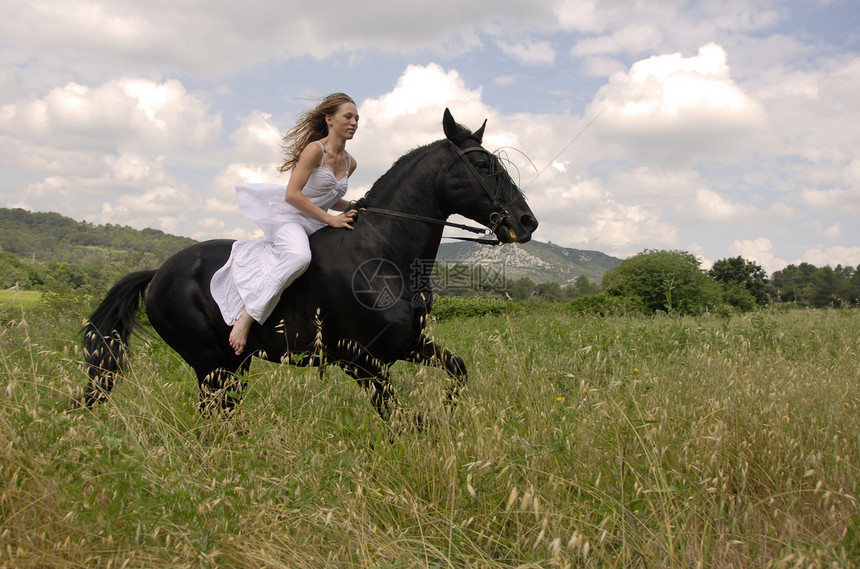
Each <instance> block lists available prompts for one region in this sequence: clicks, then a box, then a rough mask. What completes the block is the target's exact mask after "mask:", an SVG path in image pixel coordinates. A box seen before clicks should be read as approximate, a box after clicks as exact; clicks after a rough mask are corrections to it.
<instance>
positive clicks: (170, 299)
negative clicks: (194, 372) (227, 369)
mask: <svg viewBox="0 0 860 569" xmlns="http://www.w3.org/2000/svg"><path fill="white" fill-rule="evenodd" d="M232 244H233V241H232V240H229V239H218V240H212V241H204V242H201V243H197V244H195V245H192V246H190V247H187V248H185V249H183V250H181V251H179V252H178V253H176V254H174V255H173V256H172V257H170V258H169V259H168V260H167V261H165V262H164V264H163V265H162V266H161V267H160V268H159V269H158V271H157V272H156V273H155V276H154V277H153V279H152V283H151V284H150V285H149V289H148V290H147V294H146V312H147V316H148V317H149V321H150V323H151V324H152V326H153V327H154V328H155V330H156V332H158V334H159V335H160V336H161V337H162V338H164V340H165V341H166V342H167V343H168V344H170V345H171V346H172V347H173V348H174V349H175V350H176V351H177V352H179V354H180V355H181V356H182V357H183V358H184V359H185V360H186V361H188V363H189V364H191V365H192V366H193V367H194V368H195V369H197V368H198V365H196V364H197V362H206V361H207V360H208V361H216V360H218V361H220V360H225V361H223V362H222V363H223V364H224V365H226V364H227V363H228V362H227V361H226V359H228V358H229V357H230V350H227V349H226V348H227V347H228V344H227V342H226V331H227V329H228V327H227V325H226V323H225V322H224V320H223V318H222V317H221V313H220V310H219V309H218V306H217V305H216V304H215V301H214V300H213V299H212V294H211V293H210V291H209V281H210V280H211V278H212V275H213V274H215V271H217V270H218V269H219V268H221V267H222V266H224V263H226V262H227V259H228V258H229V256H230V249H231V247H232ZM198 371H199V370H198Z"/></svg>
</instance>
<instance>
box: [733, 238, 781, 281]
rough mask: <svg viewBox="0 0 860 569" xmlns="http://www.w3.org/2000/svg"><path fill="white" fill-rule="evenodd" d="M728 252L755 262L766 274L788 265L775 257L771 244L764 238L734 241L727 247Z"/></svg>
mask: <svg viewBox="0 0 860 569" xmlns="http://www.w3.org/2000/svg"><path fill="white" fill-rule="evenodd" d="M729 251H730V252H731V253H732V254H733V255H734V256H741V257H743V258H744V259H747V260H749V261H755V262H756V263H758V264H759V265H761V267H762V268H763V269H764V270H765V271H766V272H767V273H768V274H772V273H774V272H775V271H779V270H782V269H784V268H785V267H787V266H788V265H789V262H788V261H785V260H783V259H779V258H777V257H776V255H775V254H774V252H773V243H771V241H770V239H767V238H766V237H758V238H756V239H751V240H743V241H735V242H734V243H732V244H731V245H730V246H729Z"/></svg>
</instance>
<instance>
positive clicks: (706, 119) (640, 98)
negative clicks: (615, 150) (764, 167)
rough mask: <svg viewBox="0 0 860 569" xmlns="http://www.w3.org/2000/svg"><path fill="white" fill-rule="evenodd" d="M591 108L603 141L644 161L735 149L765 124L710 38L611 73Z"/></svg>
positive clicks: (761, 112)
mask: <svg viewBox="0 0 860 569" xmlns="http://www.w3.org/2000/svg"><path fill="white" fill-rule="evenodd" d="M591 108H592V109H593V110H594V112H602V115H601V117H600V121H598V122H597V123H596V125H595V128H596V130H597V131H598V133H599V134H600V135H601V136H602V137H603V138H605V139H607V140H610V141H616V142H618V143H619V144H622V143H623V144H624V145H625V146H626V147H627V148H628V149H630V150H632V151H634V152H635V153H636V154H638V157H639V158H641V159H645V160H649V159H650V160H655V161H656V162H658V163H667V162H673V163H676V164H682V163H686V164H689V163H691V162H693V161H694V160H696V159H699V158H711V157H726V156H733V155H738V154H739V153H740V152H743V151H745V150H746V149H748V148H749V145H750V144H751V143H752V142H753V140H754V138H755V136H754V135H755V133H756V131H757V130H758V129H760V128H762V127H763V126H764V125H765V120H766V117H765V111H764V108H763V107H762V106H761V104H760V103H758V102H757V101H756V100H754V99H753V98H751V97H750V96H748V95H747V94H746V93H744V92H743V90H742V89H741V88H739V87H738V85H736V84H735V83H734V82H733V81H732V79H731V76H730V72H729V67H728V65H727V63H726V53H725V50H723V48H722V47H720V46H718V45H715V44H708V45H705V46H703V47H701V48H700V49H699V53H698V55H696V56H694V57H690V58H685V57H683V56H682V55H681V54H680V53H675V54H670V55H660V56H654V57H650V58H648V59H645V60H642V61H638V62H636V63H634V64H633V66H632V67H631V68H630V71H629V72H628V73H627V74H626V75H622V74H618V75H615V76H614V77H612V78H611V79H610V81H609V83H608V84H607V85H605V86H604V87H602V88H601V89H600V91H599V92H598V94H597V96H596V97H595V101H594V102H593V103H592V105H591Z"/></svg>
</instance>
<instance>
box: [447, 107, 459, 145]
mask: <svg viewBox="0 0 860 569" xmlns="http://www.w3.org/2000/svg"><path fill="white" fill-rule="evenodd" d="M442 130H443V131H444V132H445V138H447V139H448V140H450V141H452V142H457V140H458V139H459V138H461V137H462V136H461V135H460V125H458V124H457V121H455V120H454V116H453V115H451V111H449V110H448V109H447V107H446V108H445V114H443V115H442Z"/></svg>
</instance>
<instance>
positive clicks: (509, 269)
mask: <svg viewBox="0 0 860 569" xmlns="http://www.w3.org/2000/svg"><path fill="white" fill-rule="evenodd" d="M436 260H437V261H438V262H440V263H442V264H445V265H449V266H450V265H453V264H456V263H462V264H465V265H478V264H489V265H492V266H493V267H494V269H504V274H505V278H507V279H510V280H515V279H520V278H523V277H528V278H530V279H531V280H533V281H535V282H536V283H543V282H557V283H559V284H562V285H564V284H569V283H571V284H572V283H574V282H576V279H577V278H578V277H581V276H584V277H587V278H588V280H589V281H591V282H593V283H596V284H600V282H601V281H602V280H603V273H605V272H606V271H608V270H609V269H612V268H615V267H617V266H618V265H619V264H620V263H621V259H617V258H615V257H610V256H609V255H606V254H604V253H600V252H598V251H584V250H581V249H570V248H567V247H560V246H559V245H554V244H552V243H542V242H540V241H529V242H528V243H525V244H519V243H515V244H509V245H496V246H490V245H480V244H478V243H470V242H459V243H442V245H441V246H440V247H439V254H438V255H437V257H436Z"/></svg>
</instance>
